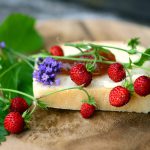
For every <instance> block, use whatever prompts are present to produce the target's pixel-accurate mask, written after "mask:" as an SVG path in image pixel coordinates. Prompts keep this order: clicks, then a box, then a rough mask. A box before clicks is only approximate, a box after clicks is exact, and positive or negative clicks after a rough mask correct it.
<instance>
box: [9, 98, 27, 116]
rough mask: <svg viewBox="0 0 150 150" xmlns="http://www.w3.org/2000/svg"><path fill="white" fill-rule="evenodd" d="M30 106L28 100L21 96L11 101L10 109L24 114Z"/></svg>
mask: <svg viewBox="0 0 150 150" xmlns="http://www.w3.org/2000/svg"><path fill="white" fill-rule="evenodd" d="M28 108H29V106H28V104H27V102H26V101H25V100H24V99H23V98H21V97H16V98H13V99H12V101H11V105H10V111H13V112H19V113H21V114H22V113H23V112H24V111H26V110H27V109H28Z"/></svg>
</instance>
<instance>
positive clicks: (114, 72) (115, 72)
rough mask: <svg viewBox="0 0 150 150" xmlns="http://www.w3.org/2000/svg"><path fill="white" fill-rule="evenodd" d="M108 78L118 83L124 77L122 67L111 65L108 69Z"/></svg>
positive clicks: (120, 65)
mask: <svg viewBox="0 0 150 150" xmlns="http://www.w3.org/2000/svg"><path fill="white" fill-rule="evenodd" d="M108 76H109V78H110V79H112V80H113V81H115V82H120V81H121V80H123V79H124V78H125V77H126V72H125V70H124V67H123V65H122V64H120V63H114V64H111V65H110V66H109V68H108Z"/></svg>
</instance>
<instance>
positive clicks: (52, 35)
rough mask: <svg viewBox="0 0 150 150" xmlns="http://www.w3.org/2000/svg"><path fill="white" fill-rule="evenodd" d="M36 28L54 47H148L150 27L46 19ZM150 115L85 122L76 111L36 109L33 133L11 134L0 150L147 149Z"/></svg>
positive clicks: (103, 115) (103, 116) (99, 116)
mask: <svg viewBox="0 0 150 150" xmlns="http://www.w3.org/2000/svg"><path fill="white" fill-rule="evenodd" d="M37 29H38V30H39V31H40V33H41V34H42V35H43V36H44V38H45V44H46V47H47V48H48V47H49V46H50V45H54V44H58V43H63V42H69V41H83V40H91V41H95V40H96V41H101V40H117V41H122V40H123V41H128V39H130V38H132V37H140V38H141V41H142V45H144V46H149V45H150V28H149V27H145V26H141V25H136V24H132V23H127V22H118V21H109V20H85V21H69V20H68V21H64V20H53V21H44V22H39V23H38V24H37ZM149 141H150V115H149V114H137V113H119V112H104V111H97V112H96V113H95V115H94V117H93V118H91V119H88V120H86V119H83V118H82V117H81V116H80V113H79V112H78V111H69V110H58V109H49V110H48V111H44V110H37V111H36V112H35V114H34V116H33V120H32V122H31V129H30V130H28V131H25V132H24V133H22V134H19V135H11V136H8V138H7V141H6V142H4V143H3V144H2V145H1V146H0V150H13V149H14V150H27V149H32V150H53V149H55V150H57V149H58V150H75V149H80V150H84V149H85V150H90V149H92V150H98V149H99V150H101V149H102V150H103V149H107V150H122V149H123V150H131V149H132V150H145V149H146V150H149V149H150V142H149Z"/></svg>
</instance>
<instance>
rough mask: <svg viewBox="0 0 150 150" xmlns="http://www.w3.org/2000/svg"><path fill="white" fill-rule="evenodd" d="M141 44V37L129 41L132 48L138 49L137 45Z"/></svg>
mask: <svg viewBox="0 0 150 150" xmlns="http://www.w3.org/2000/svg"><path fill="white" fill-rule="evenodd" d="M139 44H140V41H139V38H132V39H130V40H129V42H128V46H130V47H131V49H136V47H137V46H138V45H139Z"/></svg>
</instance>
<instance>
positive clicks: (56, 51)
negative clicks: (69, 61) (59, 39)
mask: <svg viewBox="0 0 150 150" xmlns="http://www.w3.org/2000/svg"><path fill="white" fill-rule="evenodd" d="M50 53H51V54H52V55H53V56H64V52H63V50H62V48H61V47H60V46H58V45H55V46H52V47H51V48H50Z"/></svg>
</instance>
